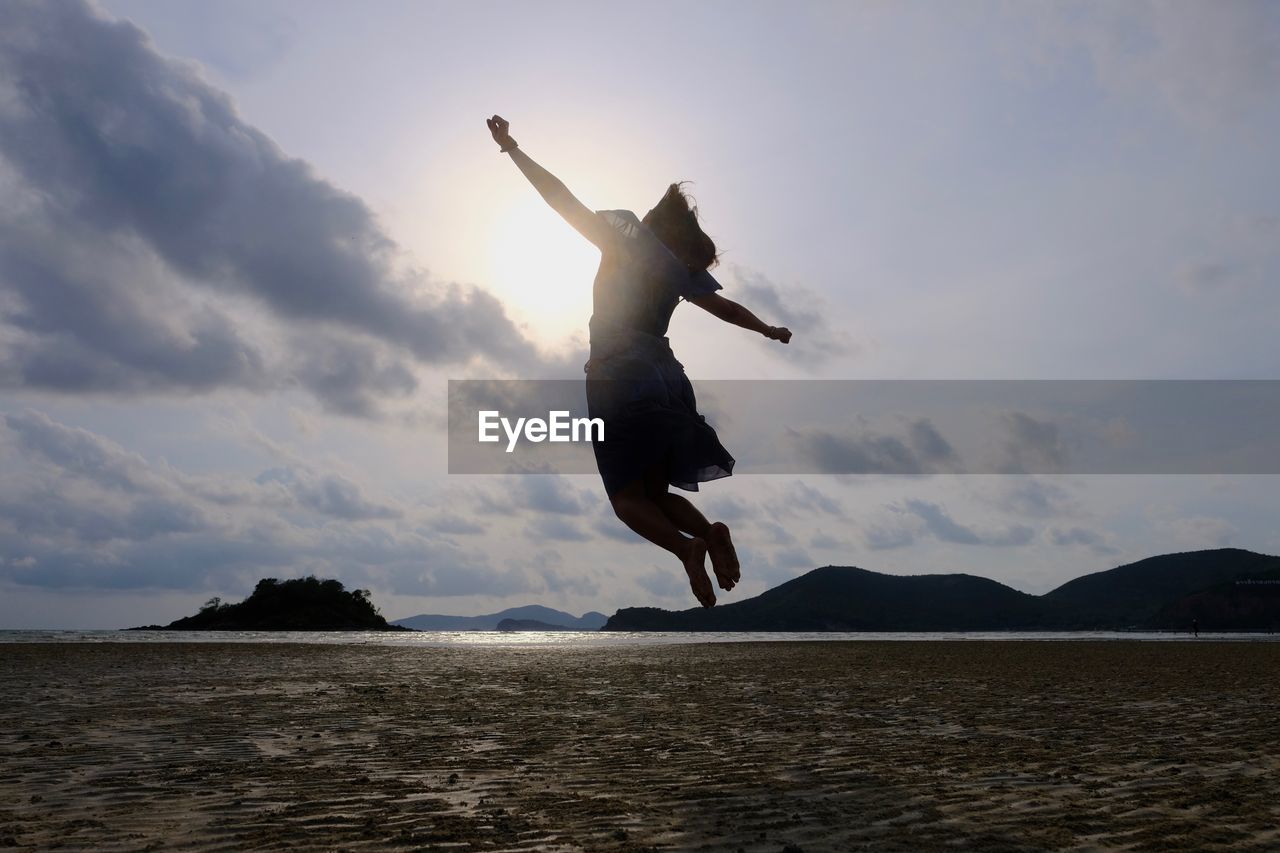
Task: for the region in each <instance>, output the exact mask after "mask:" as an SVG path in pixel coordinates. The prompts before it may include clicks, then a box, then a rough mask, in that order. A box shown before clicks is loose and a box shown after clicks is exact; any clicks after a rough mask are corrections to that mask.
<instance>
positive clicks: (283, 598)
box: [134, 577, 405, 631]
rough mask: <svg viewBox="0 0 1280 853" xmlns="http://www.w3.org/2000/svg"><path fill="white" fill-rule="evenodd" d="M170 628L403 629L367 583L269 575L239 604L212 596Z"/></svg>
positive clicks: (239, 629)
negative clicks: (385, 613) (350, 587)
mask: <svg viewBox="0 0 1280 853" xmlns="http://www.w3.org/2000/svg"><path fill="white" fill-rule="evenodd" d="M134 630H167V631H403V630H405V629H404V628H400V627H398V626H395V625H388V624H387V620H386V619H384V618H383V617H382V615H381V614H380V613H378V610H377V608H376V607H374V605H373V601H372V600H371V599H370V597H369V593H368V592H367V591H366V590H363V589H357V590H354V591H350V592H349V591H347V590H346V589H345V588H344V587H343V586H342V583H341V582H339V581H336V580H320V579H318V578H314V577H306V578H296V579H293V580H285V581H280V580H276V579H275V578H263V579H262V580H260V581H258V585H257V586H256V587H254V590H253V594H252V595H250V596H249V597H248V598H246V599H245V600H244V601H242V602H240V603H239V604H223V603H222V601H221V600H220V599H218V598H213V599H210V601H209V602H208V603H207V604H205V606H204V607H202V608H201V609H200V612H199V613H196V614H195V615H193V616H186V617H184V618H182V619H178V620H176V621H174V622H170V623H169V624H168V625H166V626H163V627H162V626H160V625H148V626H146V628H140V629H134Z"/></svg>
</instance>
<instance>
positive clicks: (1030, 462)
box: [996, 412, 1067, 474]
mask: <svg viewBox="0 0 1280 853" xmlns="http://www.w3.org/2000/svg"><path fill="white" fill-rule="evenodd" d="M1000 421H1001V426H1002V427H1003V428H1004V432H1005V440H1004V443H1003V445H1002V448H1001V454H1002V458H1001V459H1000V461H999V462H997V467H996V471H997V472H999V473H1001V474H1031V473H1055V472H1060V471H1062V470H1063V469H1064V468H1065V467H1066V464H1067V449H1066V445H1065V443H1064V442H1063V440H1062V435H1061V433H1060V432H1059V430H1058V425H1057V424H1055V423H1053V422H1052V421H1046V420H1040V419H1038V418H1033V417H1031V416H1030V415H1028V414H1026V413H1025V412H1002V413H1001V415H1000Z"/></svg>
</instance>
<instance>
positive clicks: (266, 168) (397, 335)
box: [0, 0, 547, 415]
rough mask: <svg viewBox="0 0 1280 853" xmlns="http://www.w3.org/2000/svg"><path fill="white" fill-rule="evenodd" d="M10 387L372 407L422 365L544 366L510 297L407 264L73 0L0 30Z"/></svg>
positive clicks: (363, 215)
mask: <svg viewBox="0 0 1280 853" xmlns="http://www.w3.org/2000/svg"><path fill="white" fill-rule="evenodd" d="M0 190H3V192H4V195H5V198H6V204H5V205H4V209H3V212H0V382H3V383H4V384H5V385H7V386H9V387H24V388H44V389H53V390H59V391H67V392H84V391H99V392H110V393H137V392H192V391H208V390H211V389H215V388H222V387H236V388H244V389H250V390H255V391H265V390H269V389H276V388H281V387H288V386H289V385H290V384H296V385H299V386H301V387H303V388H305V389H306V390H307V391H309V392H310V393H312V394H314V395H315V396H316V397H317V399H319V400H320V401H321V402H322V403H323V404H324V405H325V406H326V408H328V409H330V410H332V411H338V412H343V413H348V414H356V415H370V414H373V413H375V411H376V406H375V403H374V401H375V400H376V399H377V398H379V397H396V396H403V395H405V394H408V393H410V392H412V391H413V390H414V388H415V384H416V383H415V381H414V379H413V372H412V366H413V365H414V364H425V365H438V364H459V363H466V362H469V361H472V360H474V359H484V360H488V361H490V362H491V363H493V364H496V365H499V366H506V367H511V368H515V367H520V368H521V369H528V368H529V367H530V366H531V365H533V366H543V367H545V366H546V364H547V362H546V360H545V359H543V358H542V356H541V354H540V353H539V352H538V351H537V350H536V348H535V347H534V345H533V344H532V343H531V342H530V341H529V340H528V339H527V338H525V336H524V335H523V334H522V333H521V332H520V330H519V329H518V328H517V327H516V326H515V325H514V324H513V323H512V322H511V320H510V318H508V317H507V315H506V313H505V311H504V310H503V307H502V304H501V303H500V302H499V301H498V300H497V299H496V298H495V297H494V296H493V295H492V294H490V293H488V292H486V291H483V290H480V289H478V288H475V287H463V286H460V285H456V284H441V283H438V282H433V281H429V280H428V279H427V277H426V276H425V274H423V273H420V272H415V271H412V270H408V271H406V270H404V269H403V263H402V260H403V258H402V257H401V254H400V252H399V249H398V248H397V247H396V246H395V244H394V243H393V242H392V241H391V240H390V239H389V238H388V237H387V235H386V233H385V232H384V231H383V230H382V228H381V226H380V225H379V223H378V222H377V220H376V218H375V217H374V215H373V213H372V211H371V210H370V209H369V208H368V206H367V205H366V204H365V203H364V202H363V201H362V200H360V199H359V198H357V197H356V196H354V195H351V194H350V193H346V192H344V191H342V190H340V189H338V188H336V187H334V186H333V185H332V184H330V183H328V182H327V181H325V180H323V179H322V178H321V177H319V176H318V175H316V174H315V173H314V171H313V170H312V169H311V167H310V166H309V165H307V164H306V163H304V162H303V161H301V160H298V159H295V158H291V157H289V156H288V155H287V154H285V153H284V152H283V151H281V150H280V148H279V147H278V146H277V145H276V144H275V143H274V142H273V141H272V140H271V139H269V138H268V137H267V136H266V135H265V134H263V133H262V132H261V131H259V130H258V129H257V128H255V127H253V126H252V125H250V124H249V123H247V122H246V121H245V120H244V119H243V118H241V117H240V116H239V114H238V113H237V112H236V110H235V107H234V105H233V104H232V102H231V100H230V98H229V97H228V96H227V95H226V94H224V93H223V92H221V91H219V90H217V89H215V88H214V87H213V86H212V85H210V84H209V83H208V82H207V81H206V80H205V79H204V78H203V77H202V76H201V74H200V73H199V70H198V69H197V68H195V67H193V66H191V65H189V64H184V63H180V62H177V61H173V60H170V59H167V58H165V57H163V56H161V55H160V54H158V53H157V52H156V51H155V49H154V47H153V46H152V44H151V43H150V41H149V40H148V38H147V36H146V34H145V33H143V32H142V31H141V30H140V29H138V28H137V27H135V26H134V25H133V24H131V23H129V22H127V21H116V20H111V19H108V18H106V17H103V16H101V15H100V14H98V13H97V12H96V11H95V10H94V9H93V8H92V7H90V6H89V5H88V4H87V3H84V2H77V0H66V2H56V3H45V2H26V1H25V0H16V2H13V3H9V4H6V8H5V27H4V29H3V31H0Z"/></svg>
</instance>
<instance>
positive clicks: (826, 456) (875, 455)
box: [788, 418, 959, 474]
mask: <svg viewBox="0 0 1280 853" xmlns="http://www.w3.org/2000/svg"><path fill="white" fill-rule="evenodd" d="M788 432H789V433H790V435H791V438H792V440H793V441H794V442H795V444H796V446H797V447H798V449H799V451H800V453H801V454H802V456H803V457H804V458H805V460H806V461H807V462H808V463H809V464H812V465H813V466H815V467H816V468H817V470H819V471H820V472H822V473H824V474H933V473H939V472H945V471H954V470H955V469H956V467H957V465H958V463H959V460H958V457H957V456H956V453H955V450H954V449H953V448H952V447H951V445H950V444H949V443H948V442H947V440H946V439H944V438H943V437H942V435H941V434H940V433H939V432H938V430H937V428H936V427H934V425H933V424H932V423H931V422H930V421H929V420H928V419H925V418H920V419H917V420H915V421H913V422H912V423H911V424H910V425H909V426H908V428H907V431H906V435H905V436H902V437H900V436H897V435H882V434H878V433H873V432H868V431H860V432H856V433H855V432H839V433H838V432H831V431H829V430H823V429H807V430H798V429H792V430H788Z"/></svg>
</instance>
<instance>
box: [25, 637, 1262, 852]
mask: <svg viewBox="0 0 1280 853" xmlns="http://www.w3.org/2000/svg"><path fill="white" fill-rule="evenodd" d="M1278 674H1280V644H1275V643H1227V642H1205V643H1139V642H1093V643H1089V642H946V643H942V642H933V643H927V642H874V643H872V642H858V643H747V644H716V645H681V646H662V647H627V648H612V649H600V648H585V649H584V648H576V649H575V648H567V649H566V648H545V647H542V648H539V647H526V648H445V649H442V648H406V647H375V646H322V645H270V644H242V645H234V644H216V645H202V644H103V645H90V644H47V645H44V644H41V645H35V644H33V645H7V646H3V647H0V686H2V687H3V691H2V692H0V756H2V757H3V773H0V847H18V848H30V849H49V848H57V847H63V848H68V849H85V848H95V849H166V850H167V849H179V848H180V849H244V848H280V847H296V848H322V849H429V850H434V849H457V850H512V849H520V850H529V849H539V850H650V849H661V850H684V849H694V850H696V849H704V850H738V849H742V850H760V851H766V850H767V851H774V853H776V851H781V850H792V851H794V850H803V851H815V850H849V849H877V850H883V849H889V850H929V849H939V848H944V847H947V848H954V847H961V848H970V849H975V848H976V849H983V850H1039V849H1111V848H1127V849H1138V850H1165V849H1176V848H1182V849H1257V850H1262V849H1276V848H1277V846H1280V828H1277V827H1280V722H1278V719H1280V718H1278V715H1277V708H1280V678H1277V675H1278Z"/></svg>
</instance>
